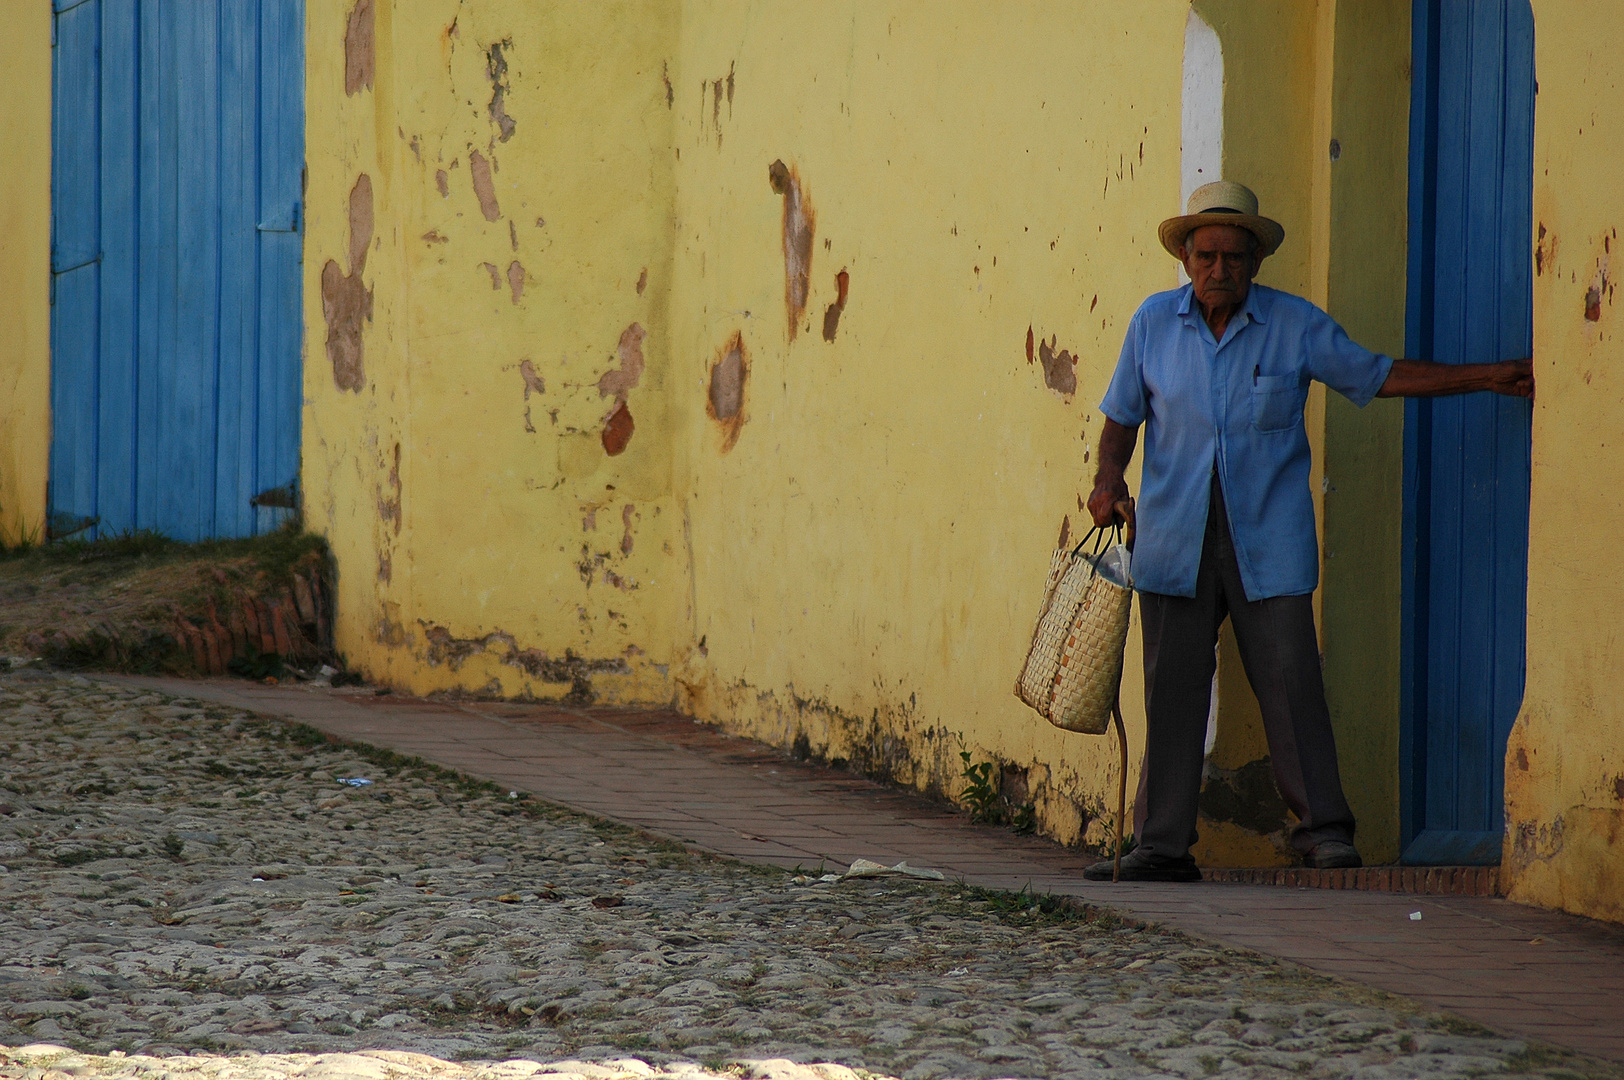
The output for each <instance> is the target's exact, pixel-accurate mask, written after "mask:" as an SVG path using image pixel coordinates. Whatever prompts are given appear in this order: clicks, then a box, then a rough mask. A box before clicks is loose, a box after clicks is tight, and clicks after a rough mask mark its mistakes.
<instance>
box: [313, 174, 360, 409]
mask: <svg viewBox="0 0 1624 1080" xmlns="http://www.w3.org/2000/svg"><path fill="white" fill-rule="evenodd" d="M371 245H372V178H371V177H369V176H367V174H366V173H362V174H361V175H360V176H358V177H356V180H355V186H354V187H353V188H351V189H350V271H349V273H348V274H346V273H345V272H344V271H343V270H341V269H340V268H339V265H338V263H336V262H334V261H333V260H332V259H328V260H327V263H326V265H324V266H323V267H322V268H321V313H322V318H323V319H325V320H326V322H327V359H328V361H329V362H330V363H331V364H332V365H333V382H334V383H335V384H336V385H337V386H338V388H339V389H340V390H354V391H356V392H357V393H359V392H360V390H361V387H362V386H364V385H366V373H365V368H364V365H363V363H362V352H361V348H362V340H361V327H362V323H363V322H370V321H372V290H371V289H370V288H368V287H367V286H366V284H365V283H364V282H363V281H362V280H361V275H362V273H363V272H364V271H365V270H366V267H367V249H368V248H369V247H371Z"/></svg>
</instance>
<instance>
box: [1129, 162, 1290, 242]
mask: <svg viewBox="0 0 1624 1080" xmlns="http://www.w3.org/2000/svg"><path fill="white" fill-rule="evenodd" d="M1203 225H1236V226H1239V227H1240V228H1242V229H1245V230H1246V231H1247V232H1249V233H1251V234H1252V235H1253V236H1255V237H1257V242H1258V254H1260V255H1273V254H1274V252H1275V249H1276V248H1278V247H1279V246H1280V244H1281V242H1282V241H1284V240H1285V238H1286V230H1285V229H1283V228H1281V226H1280V223H1279V222H1278V221H1275V220H1274V219H1272V218H1266V217H1259V216H1258V212H1257V196H1256V195H1254V194H1252V189H1251V188H1249V187H1247V186H1246V185H1245V184H1237V183H1235V182H1234V181H1233V180H1215V181H1213V182H1212V183H1210V184H1202V185H1201V186H1200V187H1198V188H1196V189H1195V190H1194V191H1192V192H1190V204H1189V206H1188V207H1186V213H1185V214H1184V215H1183V216H1182V217H1171V218H1168V219H1167V220H1166V221H1164V222H1162V224H1161V228H1159V229H1157V230H1156V232H1157V235H1159V236H1160V237H1161V239H1162V247H1164V248H1166V249H1167V253H1168V254H1169V255H1171V256H1173V257H1174V258H1175V259H1176V258H1178V254H1179V248H1181V247H1183V246H1184V241H1185V239H1186V238H1187V237H1188V236H1189V235H1190V234H1191V233H1192V232H1194V231H1195V230H1196V229H1199V228H1201V226H1203Z"/></svg>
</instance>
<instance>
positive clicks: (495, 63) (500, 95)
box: [485, 38, 518, 142]
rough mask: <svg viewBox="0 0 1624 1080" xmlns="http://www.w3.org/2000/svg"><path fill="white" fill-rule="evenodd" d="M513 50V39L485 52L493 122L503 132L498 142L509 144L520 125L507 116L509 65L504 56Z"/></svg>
mask: <svg viewBox="0 0 1624 1080" xmlns="http://www.w3.org/2000/svg"><path fill="white" fill-rule="evenodd" d="M511 48H513V39H512V38H503V39H502V40H501V41H498V42H496V43H495V44H493V45H492V46H491V47H490V48H489V49H487V50H486V51H485V74H486V76H487V77H489V79H490V80H491V104H490V109H489V111H490V114H491V122H492V123H494V124H495V125H496V127H497V130H498V131H500V132H501V134H500V135H499V136H497V141H498V142H507V141H508V140H509V139H511V138H513V132H514V131H515V129H517V127H518V125H517V124H516V123H514V122H513V118H512V117H511V116H509V115H508V114H507V95H508V89H509V87H508V65H507V57H505V56H503V55H502V51H503V50H504V49H511Z"/></svg>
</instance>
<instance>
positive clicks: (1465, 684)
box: [1401, 0, 1534, 863]
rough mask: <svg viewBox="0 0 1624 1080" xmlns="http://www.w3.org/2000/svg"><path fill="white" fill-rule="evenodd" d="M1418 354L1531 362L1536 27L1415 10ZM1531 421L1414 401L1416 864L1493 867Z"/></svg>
mask: <svg viewBox="0 0 1624 1080" xmlns="http://www.w3.org/2000/svg"><path fill="white" fill-rule="evenodd" d="M1412 42H1413V48H1414V63H1413V70H1414V72H1415V81H1414V85H1413V87H1412V93H1413V104H1412V117H1411V183H1410V187H1411V197H1410V215H1411V220H1410V230H1411V242H1410V268H1409V270H1410V273H1409V280H1410V283H1411V288H1410V303H1409V311H1408V342H1407V348H1408V350H1409V351H1410V353H1411V355H1416V356H1421V357H1425V358H1429V359H1434V360H1438V361H1442V362H1444V363H1454V364H1462V363H1485V362H1490V361H1494V360H1502V359H1512V358H1517V357H1525V356H1528V355H1529V354H1530V352H1531V351H1532V322H1531V312H1532V278H1531V266H1530V262H1531V259H1530V251H1531V248H1530V241H1531V235H1530V234H1531V224H1532V223H1531V214H1532V209H1531V207H1532V182H1533V102H1534V73H1533V16H1532V12H1531V10H1530V9H1529V6H1528V2H1527V0H1417V2H1416V4H1415V6H1414V19H1413V23H1412ZM1530 419H1531V407H1530V405H1529V404H1528V403H1527V402H1525V401H1521V400H1514V399H1507V398H1501V397H1495V396H1493V395H1490V394H1473V395H1467V396H1463V397H1452V398H1438V399H1433V400H1420V401H1411V402H1409V403H1408V404H1407V407H1406V422H1405V429H1406V430H1405V515H1404V535H1405V554H1404V564H1405V611H1404V626H1405V639H1406V640H1405V649H1404V667H1405V675H1404V680H1405V686H1404V693H1403V705H1404V726H1403V733H1402V740H1401V758H1402V761H1401V766H1402V769H1403V780H1402V792H1403V795H1402V797H1403V812H1404V815H1403V816H1404V834H1405V841H1406V847H1405V851H1404V858H1405V860H1406V861H1408V862H1414V863H1440V862H1456V863H1482V862H1497V861H1498V860H1499V855H1500V846H1501V837H1502V833H1503V831H1504V796H1505V787H1504V781H1505V768H1504V757H1505V748H1506V740H1507V737H1508V736H1509V734H1510V730H1511V724H1512V722H1513V721H1514V720H1515V719H1516V715H1517V710H1518V708H1519V707H1520V706H1521V703H1522V694H1523V672H1524V644H1525V622H1526V600H1527V561H1528V486H1529V434H1530Z"/></svg>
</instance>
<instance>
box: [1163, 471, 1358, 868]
mask: <svg viewBox="0 0 1624 1080" xmlns="http://www.w3.org/2000/svg"><path fill="white" fill-rule="evenodd" d="M1139 611H1140V615H1141V622H1142V624H1143V626H1144V642H1145V718H1146V732H1145V758H1144V767H1143V768H1142V769H1141V770H1140V773H1139V794H1138V797H1137V799H1136V800H1135V802H1134V818H1135V822H1134V825H1135V828H1134V832H1135V834H1136V835H1137V836H1138V838H1139V846H1140V847H1142V848H1144V849H1145V850H1146V853H1147V854H1149V855H1152V856H1153V857H1155V858H1157V859H1158V860H1162V859H1177V860H1182V859H1185V858H1186V857H1187V856H1188V855H1189V851H1190V845H1192V844H1194V843H1195V841H1196V803H1197V799H1198V798H1199V797H1200V794H1201V771H1202V763H1203V758H1204V754H1203V748H1204V744H1205V742H1206V732H1207V714H1208V711H1209V709H1210V707H1211V697H1212V676H1213V673H1214V672H1215V671H1216V670H1217V657H1216V655H1215V652H1214V649H1215V646H1216V645H1217V643H1218V631H1219V628H1220V627H1222V626H1223V623H1224V619H1225V617H1226V616H1227V617H1228V619H1229V621H1230V623H1231V625H1232V626H1233V627H1234V628H1235V640H1236V642H1237V643H1238V644H1239V645H1240V653H1241V663H1242V665H1243V666H1244V667H1245V669H1246V678H1247V680H1248V681H1249V682H1250V683H1251V684H1252V691H1253V692H1254V693H1255V694H1256V695H1257V700H1258V705H1259V706H1261V708H1262V712H1263V728H1264V732H1265V734H1266V735H1267V737H1268V740H1269V759H1270V762H1271V763H1272V765H1273V767H1274V779H1275V783H1276V784H1277V785H1279V788H1280V795H1281V797H1282V798H1283V799H1284V800H1285V803H1286V806H1287V807H1289V808H1290V809H1291V812H1292V813H1294V814H1296V815H1297V819H1298V823H1297V825H1296V826H1295V827H1294V828H1293V829H1292V834H1291V843H1292V846H1293V847H1295V848H1296V849H1297V850H1298V851H1301V852H1303V853H1304V854H1306V853H1308V852H1309V851H1312V850H1313V848H1314V846H1315V845H1316V844H1318V843H1320V842H1321V841H1322V840H1341V841H1344V842H1346V843H1352V842H1353V825H1354V822H1353V811H1352V810H1350V809H1349V808H1348V801H1347V799H1346V798H1345V797H1344V796H1343V794H1342V778H1341V776H1340V774H1339V773H1338V771H1337V764H1336V740H1335V738H1334V737H1333V735H1332V733H1331V714H1330V711H1329V710H1328V709H1327V708H1326V705H1325V684H1324V681H1323V677H1322V674H1321V671H1320V655H1319V639H1318V637H1317V635H1316V634H1315V631H1314V606H1313V598H1312V597H1309V596H1276V597H1271V598H1269V599H1267V600H1252V601H1249V600H1247V599H1246V591H1245V589H1244V588H1243V587H1242V585H1241V574H1240V567H1239V566H1238V565H1237V564H1236V562H1235V548H1234V545H1233V544H1232V542H1231V540H1230V535H1229V515H1228V514H1227V513H1226V511H1225V509H1224V494H1223V491H1222V490H1221V489H1220V487H1219V486H1218V480H1217V477H1214V478H1213V481H1212V506H1211V509H1210V510H1209V511H1208V514H1207V532H1206V537H1205V539H1204V541H1203V543H1202V547H1201V569H1200V571H1199V573H1198V576H1197V578H1196V589H1195V596H1194V597H1184V596H1164V595H1162V594H1160V593H1148V592H1141V593H1140V594H1139Z"/></svg>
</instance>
